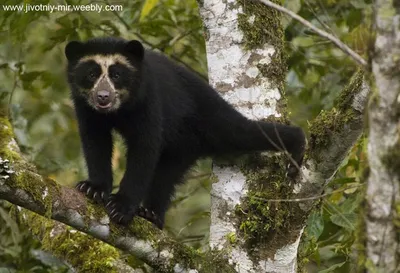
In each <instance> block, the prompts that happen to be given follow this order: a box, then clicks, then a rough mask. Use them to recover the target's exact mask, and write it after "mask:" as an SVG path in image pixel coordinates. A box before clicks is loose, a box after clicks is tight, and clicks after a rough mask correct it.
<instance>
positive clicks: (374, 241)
mask: <svg viewBox="0 0 400 273" xmlns="http://www.w3.org/2000/svg"><path fill="white" fill-rule="evenodd" d="M375 9H376V10H375V11H376V12H375V14H376V17H375V27H376V40H375V49H374V54H373V55H372V71H373V75H374V77H375V86H376V90H374V93H373V96H372V98H371V102H370V107H369V126H370V130H369V143H368V157H369V167H370V172H369V177H368V180H367V196H366V214H365V222H366V233H367V234H366V237H365V238H366V258H367V260H366V261H367V262H366V267H367V269H368V270H369V272H398V271H399V268H400V259H399V254H400V253H399V250H400V247H399V213H400V209H399V207H400V195H399V183H400V36H399V33H400V6H399V1H391V0H376V1H375Z"/></svg>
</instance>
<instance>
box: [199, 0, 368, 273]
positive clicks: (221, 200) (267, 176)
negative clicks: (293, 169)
mask: <svg viewBox="0 0 400 273" xmlns="http://www.w3.org/2000/svg"><path fill="white" fill-rule="evenodd" d="M274 2H277V3H279V4H280V2H279V1H274ZM199 6H200V14H201V16H202V19H203V23H204V27H205V33H206V37H205V39H206V48H207V59H208V69H209V71H208V72H209V81H210V83H211V85H212V86H214V87H215V88H216V89H217V90H218V91H219V93H220V94H221V96H222V97H224V98H225V99H226V100H227V101H228V102H230V103H231V104H232V105H234V106H235V107H236V109H238V110H239V111H240V112H241V113H243V114H244V115H245V116H247V117H249V118H252V119H268V120H274V121H279V122H287V120H288V119H287V118H288V117H287V114H286V103H285V97H284V92H283V83H284V78H285V74H286V70H287V69H286V63H285V55H284V52H283V28H282V26H281V16H280V14H279V13H278V12H277V11H276V10H274V9H271V8H268V7H266V6H264V5H263V4H262V3H260V2H259V1H256V0H239V1H233V0H227V1H220V0H203V1H199ZM368 92H369V88H368V86H367V85H366V84H365V81H364V78H363V73H362V72H359V73H356V74H355V76H354V77H353V79H352V81H351V82H350V84H349V86H348V87H347V88H346V89H345V90H344V91H343V92H342V95H341V98H340V99H339V100H338V101H339V103H338V105H337V106H336V108H334V109H333V110H332V111H328V112H322V113H321V114H320V115H319V117H318V118H317V119H316V120H314V121H312V122H311V128H310V130H311V139H310V147H309V149H308V152H307V155H306V158H307V160H305V165H304V166H303V168H302V175H301V178H299V179H298V180H299V181H296V182H297V183H293V181H291V180H290V179H288V178H287V177H286V176H285V174H286V173H285V168H286V166H287V162H288V161H287V159H286V158H285V157H284V156H272V157H271V156H250V157H248V158H246V159H243V160H242V161H241V162H240V163H239V164H236V165H234V164H231V165H229V166H226V164H224V165H223V166H222V165H218V164H215V166H214V173H215V175H216V176H217V178H218V182H216V183H214V184H213V186H212V194H211V196H212V208H211V227H210V246H211V247H212V248H217V249H224V250H225V251H226V252H227V253H228V255H229V257H230V261H231V262H232V263H233V264H235V266H236V270H237V271H238V272H260V273H262V272H284V273H290V272H296V270H297V249H298V244H299V241H300V237H301V235H302V231H303V229H304V223H305V220H306V219H307V217H308V215H309V213H310V211H311V209H312V208H313V202H312V201H308V202H279V201H278V202H276V201H273V202H268V201H266V200H271V199H273V200H282V199H293V198H302V197H311V196H317V195H319V194H321V192H322V190H323V188H324V186H325V185H326V184H327V183H328V182H329V181H330V179H331V178H332V176H333V175H334V174H335V172H336V171H337V169H338V167H339V166H340V164H341V162H342V160H343V159H344V158H345V156H346V155H347V153H348V151H349V150H350V149H351V147H352V146H353V145H354V143H355V142H356V141H357V139H358V138H359V136H360V135H361V134H362V130H363V122H362V121H363V118H362V116H363V115H362V113H363V111H364V104H365V101H366V97H367V94H368ZM334 121H335V122H334Z"/></svg>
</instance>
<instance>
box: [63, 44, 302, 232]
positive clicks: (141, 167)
mask: <svg viewBox="0 0 400 273" xmlns="http://www.w3.org/2000/svg"><path fill="white" fill-rule="evenodd" d="M65 51H66V56H67V59H68V61H69V62H68V79H69V83H70V86H71V89H72V98H73V101H74V104H75V109H76V114H77V118H78V122H79V129H80V136H81V140H82V146H83V151H84V155H85V159H86V162H87V167H88V172H89V179H88V180H87V181H83V182H81V183H79V184H78V189H80V190H81V191H84V192H85V193H87V195H88V196H89V197H91V198H94V199H95V200H98V201H100V200H101V199H107V196H109V194H110V192H111V188H112V171H111V155H112V137H111V131H112V129H115V130H116V131H118V132H119V133H120V134H121V135H122V136H123V138H124V139H125V142H126V145H127V166H126V172H125V174H124V177H123V178H122V181H121V183H120V187H119V191H118V193H117V194H115V195H111V196H110V197H109V198H108V199H107V202H106V204H107V209H108V212H109V214H110V217H111V219H112V220H114V221H116V222H118V223H121V224H127V223H129V222H130V221H131V219H132V217H133V216H134V215H135V214H138V215H141V216H143V217H145V218H147V219H149V220H151V221H153V222H154V223H155V224H157V226H158V227H160V228H162V227H163V223H164V215H165V212H166V210H167V208H168V206H169V203H170V198H171V196H172V195H173V193H174V187H175V185H176V184H178V183H179V182H181V180H182V177H183V175H184V173H185V172H186V171H187V170H188V169H189V168H190V166H191V165H193V163H194V162H195V161H196V160H197V159H198V158H200V157H206V156H217V155H223V154H227V153H232V152H239V153H249V152H254V151H277V150H279V149H284V148H286V150H287V151H288V152H289V153H290V154H291V156H292V157H293V159H294V160H295V161H296V162H297V164H298V165H301V162H302V157H303V152H304V146H305V136H304V133H303V131H302V130H301V129H300V128H298V127H293V126H287V125H282V124H277V123H268V122H262V121H251V120H248V119H247V118H245V117H244V116H243V115H241V114H240V113H239V112H237V111H236V110H235V109H234V108H233V107H232V106H231V105H229V104H228V103H227V102H226V101H225V100H223V99H222V98H221V97H220V96H219V95H218V93H217V92H216V91H215V90H213V88H211V87H210V86H209V85H208V84H207V82H205V81H204V80H203V79H201V78H200V77H198V76H197V75H195V74H194V73H192V72H190V71H188V70H187V69H186V68H184V67H182V66H180V65H177V64H175V63H174V62H172V61H170V60H169V59H168V58H167V57H165V56H163V55H161V54H158V53H155V52H152V51H149V50H143V47H142V45H141V44H140V43H139V42H137V41H131V42H128V41H125V40H123V39H117V38H97V39H93V40H90V41H88V42H86V43H79V42H71V43H70V44H68V45H67V47H66V50H65ZM115 53H119V54H121V55H124V56H125V57H126V58H128V59H129V62H130V63H131V64H132V66H134V67H135V68H136V69H137V71H136V72H132V71H130V70H127V69H125V70H123V67H122V68H121V69H122V70H123V73H122V76H123V79H121V80H120V83H119V87H118V88H125V89H127V90H128V91H129V97H128V98H127V99H126V100H125V101H124V102H123V103H122V104H121V106H120V107H119V108H118V109H117V110H116V111H112V112H101V111H97V110H95V109H94V108H93V107H91V106H89V104H88V102H87V97H85V96H82V94H80V92H81V91H80V89H79V88H81V87H82V86H90V85H91V84H92V83H90V82H89V81H88V76H87V75H86V74H87V73H88V71H89V69H88V68H87V67H85V66H84V65H86V66H88V65H89V66H90V64H87V63H86V64H82V65H80V66H79V65H78V66H77V61H78V60H79V59H80V58H82V57H84V56H89V55H94V54H103V55H107V54H115ZM89 78H90V77H89ZM114 84H116V82H114ZM261 130H263V131H264V132H262V131H261ZM265 134H266V135H267V136H268V137H266V135H265ZM268 139H269V140H271V141H273V142H274V143H275V145H277V146H278V148H279V149H277V148H276V146H274V145H273V144H272V143H271V142H270V141H269V140H268ZM281 143H283V145H284V147H282V144H281ZM291 172H292V173H293V169H291ZM141 202H142V203H143V206H144V207H145V208H146V209H144V208H139V205H140V203H141ZM155 215H157V216H158V218H157V217H156V216H155Z"/></svg>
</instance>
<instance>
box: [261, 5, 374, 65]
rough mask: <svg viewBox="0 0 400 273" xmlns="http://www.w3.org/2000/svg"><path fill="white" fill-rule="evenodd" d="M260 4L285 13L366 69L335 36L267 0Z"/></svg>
mask: <svg viewBox="0 0 400 273" xmlns="http://www.w3.org/2000/svg"><path fill="white" fill-rule="evenodd" d="M259 1H260V2H261V3H263V4H264V5H266V6H268V7H271V8H274V9H276V10H279V11H280V12H282V13H285V14H287V15H289V16H290V17H292V18H293V19H295V20H297V21H299V22H300V23H302V24H303V25H305V26H306V27H308V28H309V29H311V30H312V31H314V32H315V33H316V34H318V35H319V36H321V37H324V38H326V39H328V40H330V41H331V42H332V43H334V44H335V45H336V46H337V47H338V48H340V49H341V50H342V51H343V52H344V53H346V54H347V55H349V56H350V57H351V58H353V60H354V61H356V63H358V64H359V65H361V66H363V67H367V62H366V61H365V60H364V59H363V58H362V57H361V56H360V55H358V54H357V53H356V52H354V51H353V50H352V49H351V48H350V47H348V46H347V45H346V44H344V43H343V42H342V41H340V40H339V39H338V38H336V37H335V36H333V35H332V34H329V33H328V32H326V31H323V30H322V29H319V28H317V27H316V26H314V25H313V24H311V23H310V22H308V21H307V20H306V19H304V18H303V17H301V16H299V15H297V14H296V13H294V12H293V11H291V10H288V9H287V8H285V7H282V6H280V5H277V4H275V3H272V2H271V1H269V0H259Z"/></svg>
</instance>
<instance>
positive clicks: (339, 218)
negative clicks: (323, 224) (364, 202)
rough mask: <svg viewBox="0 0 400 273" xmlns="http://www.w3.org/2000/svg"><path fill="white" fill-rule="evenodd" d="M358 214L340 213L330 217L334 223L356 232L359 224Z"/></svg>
mask: <svg viewBox="0 0 400 273" xmlns="http://www.w3.org/2000/svg"><path fill="white" fill-rule="evenodd" d="M357 217H358V216H357V214H355V213H338V214H334V215H332V216H331V217H330V219H331V221H332V223H334V224H335V225H338V226H340V227H344V228H346V229H349V230H355V228H356V223H357Z"/></svg>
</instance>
